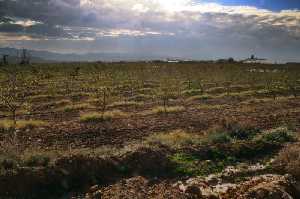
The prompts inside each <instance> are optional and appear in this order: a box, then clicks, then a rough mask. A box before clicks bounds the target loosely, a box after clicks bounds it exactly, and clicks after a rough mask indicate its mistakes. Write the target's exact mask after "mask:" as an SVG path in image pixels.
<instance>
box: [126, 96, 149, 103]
mask: <svg viewBox="0 0 300 199" xmlns="http://www.w3.org/2000/svg"><path fill="white" fill-rule="evenodd" d="M150 99H153V96H152V95H146V94H139V95H136V96H133V97H131V98H129V100H130V101H138V102H140V101H147V100H150Z"/></svg>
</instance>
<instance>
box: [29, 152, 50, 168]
mask: <svg viewBox="0 0 300 199" xmlns="http://www.w3.org/2000/svg"><path fill="white" fill-rule="evenodd" d="M49 162H50V157H48V156H47V155H45V154H35V155H32V156H29V157H28V158H27V159H25V160H24V165H26V166H29V167H38V166H43V167H46V166H48V164H49Z"/></svg>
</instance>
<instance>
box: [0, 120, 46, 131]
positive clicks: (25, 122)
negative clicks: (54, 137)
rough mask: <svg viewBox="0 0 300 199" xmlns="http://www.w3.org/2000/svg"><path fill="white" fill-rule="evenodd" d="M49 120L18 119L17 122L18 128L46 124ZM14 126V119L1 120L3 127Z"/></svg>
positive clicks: (29, 127)
mask: <svg viewBox="0 0 300 199" xmlns="http://www.w3.org/2000/svg"><path fill="white" fill-rule="evenodd" d="M46 125H47V122H44V121H41V120H18V121H17V124H16V128H17V129H32V128H37V127H42V126H46ZM13 126H14V122H13V120H0V128H1V129H5V130H8V129H11V128H13Z"/></svg>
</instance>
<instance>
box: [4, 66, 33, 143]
mask: <svg viewBox="0 0 300 199" xmlns="http://www.w3.org/2000/svg"><path fill="white" fill-rule="evenodd" d="M6 74H7V80H6V81H5V82H3V84H2V85H4V86H3V87H1V88H0V103H1V104H2V105H4V106H5V107H6V109H7V110H8V111H9V112H10V117H11V119H12V121H13V126H12V130H13V133H14V137H15V138H17V133H16V127H17V111H18V110H19V109H21V108H22V106H23V105H24V103H25V102H26V98H27V96H28V95H29V89H27V87H28V84H27V83H25V82H24V81H23V79H22V77H21V75H20V74H18V73H17V72H16V71H14V70H13V71H9V72H8V73H6Z"/></svg>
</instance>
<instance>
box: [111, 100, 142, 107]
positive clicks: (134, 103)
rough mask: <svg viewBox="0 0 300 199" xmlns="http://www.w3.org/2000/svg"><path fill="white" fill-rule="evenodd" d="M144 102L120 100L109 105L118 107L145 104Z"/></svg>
mask: <svg viewBox="0 0 300 199" xmlns="http://www.w3.org/2000/svg"><path fill="white" fill-rule="evenodd" d="M143 105H144V103H143V102H136V101H120V102H114V103H112V104H110V105H109V106H108V107H110V108H116V107H127V106H143Z"/></svg>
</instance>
